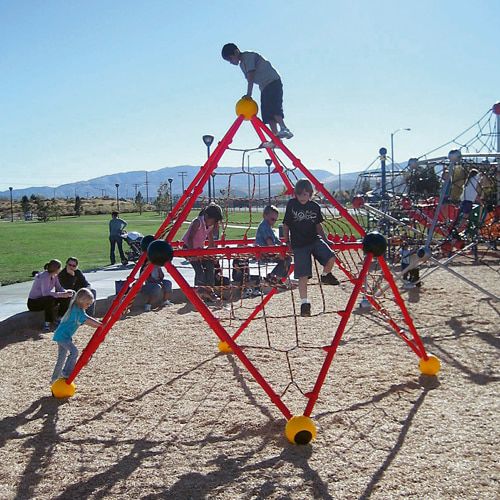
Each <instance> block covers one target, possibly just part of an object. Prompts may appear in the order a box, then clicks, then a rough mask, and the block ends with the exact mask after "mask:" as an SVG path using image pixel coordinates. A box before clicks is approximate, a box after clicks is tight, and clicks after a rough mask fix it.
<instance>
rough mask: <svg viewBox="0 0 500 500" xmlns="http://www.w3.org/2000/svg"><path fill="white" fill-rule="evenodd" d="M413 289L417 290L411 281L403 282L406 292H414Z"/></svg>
mask: <svg viewBox="0 0 500 500" xmlns="http://www.w3.org/2000/svg"><path fill="white" fill-rule="evenodd" d="M413 288H415V285H414V284H413V283H412V282H411V281H405V280H403V289H404V290H412V289H413Z"/></svg>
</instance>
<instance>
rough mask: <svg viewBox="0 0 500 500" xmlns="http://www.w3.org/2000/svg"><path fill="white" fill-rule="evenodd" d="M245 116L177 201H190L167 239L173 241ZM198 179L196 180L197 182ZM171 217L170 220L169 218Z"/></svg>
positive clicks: (234, 124) (240, 117)
mask: <svg viewBox="0 0 500 500" xmlns="http://www.w3.org/2000/svg"><path fill="white" fill-rule="evenodd" d="M243 119H244V117H243V116H242V115H240V116H238V118H236V120H235V121H234V123H233V124H232V125H231V127H230V128H229V130H228V131H227V133H226V135H225V136H224V137H223V138H222V140H221V141H220V142H219V144H218V145H217V147H216V148H215V149H214V151H213V153H212V154H211V155H210V157H209V158H208V159H207V161H206V163H205V165H203V167H202V168H201V169H200V172H199V173H198V175H197V176H196V178H195V179H194V180H193V182H192V183H191V184H190V186H189V188H188V190H187V191H186V192H185V193H184V195H183V197H182V198H181V199H180V200H179V201H178V202H177V204H176V207H177V205H179V206H180V203H181V200H183V201H182V202H183V203H184V201H185V199H186V198H188V197H189V200H188V203H187V204H186V205H185V206H184V208H183V209H182V211H181V212H180V213H179V214H178V216H177V220H176V221H175V223H174V225H173V226H172V228H171V230H170V232H169V234H168V235H167V238H166V239H167V240H168V241H172V240H173V239H174V237H175V235H176V233H177V231H178V230H179V228H180V226H181V225H182V222H183V221H184V220H185V219H186V217H187V216H188V214H189V212H190V210H191V208H192V207H193V205H194V204H195V202H196V200H197V198H198V196H199V195H200V194H201V193H202V191H203V187H204V186H205V184H206V183H207V181H210V176H211V174H212V172H213V171H214V170H215V169H216V168H217V165H218V163H219V160H220V159H221V157H222V155H223V154H224V152H225V151H226V149H227V147H228V146H229V144H231V142H232V141H233V137H234V135H235V134H236V132H237V131H238V129H239V128H240V125H241V123H242V122H243ZM195 181H196V182H195ZM169 219H170V220H169ZM172 220H173V218H172V217H167V220H166V221H165V222H164V223H163V224H162V227H160V229H162V228H165V227H167V226H168V224H169V223H170V222H171V221H172ZM160 229H159V230H158V233H157V234H161V232H162V231H160Z"/></svg>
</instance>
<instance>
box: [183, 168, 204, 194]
mask: <svg viewBox="0 0 500 500" xmlns="http://www.w3.org/2000/svg"><path fill="white" fill-rule="evenodd" d="M177 175H179V177H181V182H182V192H184V177H186V175H187V172H185V171H182V172H179V173H178V174H177ZM209 182H210V180H209Z"/></svg>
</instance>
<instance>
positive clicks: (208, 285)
mask: <svg viewBox="0 0 500 500" xmlns="http://www.w3.org/2000/svg"><path fill="white" fill-rule="evenodd" d="M221 220H222V209H221V207H220V206H219V205H216V204H215V203H211V204H210V205H208V206H207V207H205V208H204V209H203V210H202V211H201V212H200V214H199V215H198V217H197V218H196V219H194V220H193V221H192V222H191V224H190V226H189V228H188V230H187V231H186V234H184V236H183V237H182V241H183V242H184V248H189V249H197V248H204V247H205V241H206V240H207V239H208V248H211V247H214V246H215V244H214V230H215V231H216V230H218V227H219V222H220V221H221ZM189 261H190V263H191V265H192V266H193V269H194V284H195V286H197V287H198V294H199V295H200V297H201V298H202V299H203V300H205V301H207V302H213V301H218V300H219V297H218V296H217V294H216V293H215V291H214V288H213V287H214V286H215V259H212V258H210V257H189Z"/></svg>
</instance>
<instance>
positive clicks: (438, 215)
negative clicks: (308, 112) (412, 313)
mask: <svg viewBox="0 0 500 500" xmlns="http://www.w3.org/2000/svg"><path fill="white" fill-rule="evenodd" d="M499 129H500V103H497V104H495V105H494V106H493V107H492V108H491V110H488V112H487V113H485V115H483V116H482V117H481V119H480V120H479V121H478V122H476V123H475V124H474V125H473V126H471V127H469V128H468V129H467V130H466V131H464V132H462V133H461V134H459V135H458V136H457V137H456V138H455V139H453V140H452V141H449V142H448V143H446V144H444V145H442V146H440V147H439V148H436V149H434V150H432V151H430V152H429V153H426V154H425V155H422V156H421V157H419V158H411V159H410V160H409V161H408V164H407V166H406V167H405V168H404V169H400V168H399V166H397V167H395V166H394V163H393V159H392V158H391V162H392V167H391V168H390V169H389V168H388V166H387V164H386V163H387V150H385V148H381V150H380V151H379V156H378V157H377V159H378V160H380V169H376V168H375V169H372V168H371V167H372V165H373V163H372V165H370V167H368V169H367V170H366V171H365V172H364V173H363V174H361V175H360V177H359V179H358V183H357V185H356V191H357V193H358V194H357V195H356V196H354V198H353V200H352V207H353V211H354V213H353V215H354V217H355V218H356V219H357V220H358V221H363V225H364V227H366V228H367V229H368V230H370V229H377V230H379V231H380V232H382V233H383V234H384V235H386V236H387V238H388V242H389V247H388V252H387V258H388V260H389V262H392V263H393V264H395V263H400V264H401V272H400V273H396V277H398V278H401V279H403V284H404V287H405V288H408V289H411V288H413V287H419V286H420V285H421V284H422V280H423V279H424V278H425V277H426V276H428V275H429V274H431V273H433V272H435V271H436V270H438V269H442V270H446V271H448V272H450V273H451V274H453V275H454V276H455V277H456V278H457V279H460V280H462V281H463V282H464V283H466V284H467V285H469V286H471V287H474V288H475V289H477V290H478V291H479V292H480V293H481V294H483V295H486V296H488V297H489V298H491V299H494V300H498V296H497V295H496V294H494V293H492V291H489V290H486V289H485V288H484V287H483V286H482V285H481V284H480V283H477V282H475V281H473V280H471V279H468V278H466V277H465V276H463V275H462V274H460V273H458V272H457V271H456V270H455V269H453V268H452V267H451V264H453V263H455V262H456V261H458V260H460V262H461V263H462V264H463V263H467V262H473V263H474V264H483V265H490V264H489V263H490V262H495V261H498V250H497V248H498V242H499V233H500V230H499V226H500V220H499V217H498V216H499V212H500V210H499V205H500V204H499V192H500V190H499V183H500V168H499V165H500V133H499ZM471 134H472V137H469V136H470V135H471ZM450 144H453V145H459V146H460V149H452V150H450V151H449V153H448V154H447V156H438V157H430V155H431V154H433V153H435V152H436V151H437V150H439V149H442V148H443V147H446V146H449V145H450ZM462 149H463V150H465V152H462V151H461V150H462ZM373 182H375V185H374V186H373ZM471 193H472V196H471ZM470 197H472V198H474V199H471V200H468V201H466V198H470Z"/></svg>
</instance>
